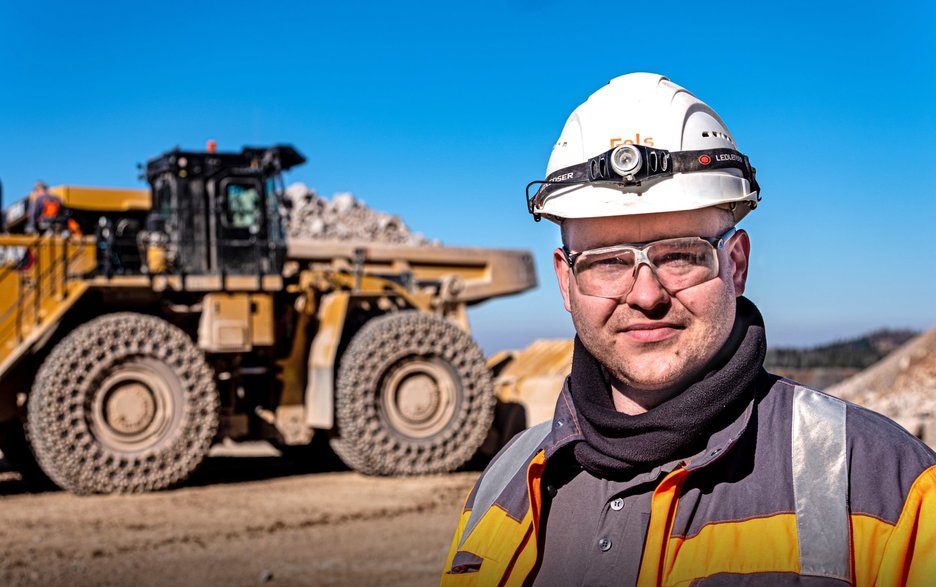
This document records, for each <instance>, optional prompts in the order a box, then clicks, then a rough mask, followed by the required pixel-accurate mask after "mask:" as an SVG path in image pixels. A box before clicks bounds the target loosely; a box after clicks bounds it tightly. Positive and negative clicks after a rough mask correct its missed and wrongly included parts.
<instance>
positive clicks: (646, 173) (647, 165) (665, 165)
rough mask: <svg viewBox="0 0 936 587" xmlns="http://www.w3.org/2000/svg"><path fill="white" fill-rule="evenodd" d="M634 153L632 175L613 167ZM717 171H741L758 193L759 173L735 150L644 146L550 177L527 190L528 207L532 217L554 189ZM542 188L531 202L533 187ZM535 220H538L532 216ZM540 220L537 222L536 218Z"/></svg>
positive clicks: (607, 154) (630, 183)
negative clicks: (636, 163)
mask: <svg viewBox="0 0 936 587" xmlns="http://www.w3.org/2000/svg"><path fill="white" fill-rule="evenodd" d="M622 148H626V149H634V150H636V151H637V153H639V155H640V159H639V161H640V164H639V166H637V167H636V168H635V169H634V170H633V171H630V172H628V173H627V174H625V175H621V174H620V173H618V171H617V170H615V169H614V167H613V166H612V164H611V159H612V157H613V156H614V154H615V151H617V150H619V149H622ZM717 169H738V170H739V171H741V173H742V174H743V176H744V178H745V179H747V180H748V182H749V183H750V184H751V191H752V192H757V193H758V200H759V199H760V195H759V194H760V186H759V185H758V183H757V178H756V175H757V171H756V170H755V169H754V168H753V167H751V162H750V161H749V160H748V157H747V155H744V154H743V153H740V152H738V151H736V150H734V149H704V150H701V151H672V152H671V151H667V150H666V149H655V148H653V147H647V146H645V145H621V146H618V147H615V148H613V149H609V150H608V151H605V152H604V153H602V154H600V155H596V156H595V157H592V158H591V159H589V160H588V161H586V162H584V163H578V164H576V165H570V166H569V167H563V168H562V169H558V170H556V171H554V172H552V173H550V174H549V175H548V176H547V177H546V179H545V181H537V182H531V183H530V185H528V186H527V207H528V209H529V211H530V212H531V213H533V210H534V208H536V207H538V206H540V205H542V201H543V200H544V199H545V198H546V196H547V195H548V194H549V192H551V191H552V190H553V189H555V188H558V187H562V186H568V185H581V184H587V183H593V182H596V183H597V182H611V183H614V184H616V185H619V186H638V185H640V184H641V183H643V182H644V181H650V180H656V179H661V178H664V177H670V176H672V175H673V174H674V173H696V172H700V171H712V170H717ZM537 184H538V185H539V189H538V190H537V193H536V195H535V196H533V197H532V198H531V197H530V195H529V189H530V186H533V185H537ZM533 214H534V217H535V216H538V215H537V214H535V213H533ZM537 220H538V218H537Z"/></svg>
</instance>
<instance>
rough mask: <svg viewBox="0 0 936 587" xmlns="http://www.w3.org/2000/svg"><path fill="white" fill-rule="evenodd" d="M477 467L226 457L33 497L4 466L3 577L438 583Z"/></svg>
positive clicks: (11, 582) (0, 499) (44, 582)
mask: <svg viewBox="0 0 936 587" xmlns="http://www.w3.org/2000/svg"><path fill="white" fill-rule="evenodd" d="M477 475H478V474H477V473H458V474H454V475H447V476H440V477H423V478H402V479H387V478H371V477H364V476H361V475H359V474H357V473H352V472H348V471H326V472H308V467H306V468H301V467H297V466H295V465H291V464H289V463H288V461H284V460H283V459H280V458H276V457H272V456H266V455H264V454H255V455H253V456H237V457H232V456H223V455H221V454H216V455H215V456H212V457H210V458H209V459H208V462H207V464H206V465H205V466H204V467H203V468H202V470H201V471H199V473H198V474H197V475H196V477H195V478H194V479H192V481H191V482H190V483H189V484H187V486H186V487H183V488H181V489H177V490H174V491H167V492H162V493H155V494H147V495H131V496H91V497H74V496H72V495H70V494H67V493H64V492H48V493H40V494H29V493H26V492H25V491H24V488H23V485H22V483H21V482H20V481H19V476H18V475H17V474H15V473H4V474H0V585H4V586H10V587H12V586H20V585H36V586H39V585H41V586H59V585H61V586H65V585H68V586H85V585H87V586H91V585H95V586H98V585H100V586H125V585H139V586H162V585H199V586H206V587H207V586H215V585H217V586H221V585H224V586H241V585H243V586H253V585H271V586H274V587H275V586H287V585H401V586H402V585H406V586H410V585H436V584H438V579H439V573H440V572H441V568H442V563H443V560H444V558H445V552H446V550H447V545H448V541H449V540H450V539H451V535H452V532H453V531H454V527H455V522H456V517H457V514H458V509H459V507H460V505H461V502H462V500H463V499H464V496H465V494H466V492H467V491H468V489H469V488H470V486H471V484H472V482H473V481H474V479H475V478H476V477H477Z"/></svg>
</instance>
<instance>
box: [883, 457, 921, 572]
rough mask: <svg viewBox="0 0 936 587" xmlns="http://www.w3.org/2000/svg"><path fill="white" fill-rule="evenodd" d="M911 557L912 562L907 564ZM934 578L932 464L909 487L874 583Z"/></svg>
mask: <svg viewBox="0 0 936 587" xmlns="http://www.w3.org/2000/svg"><path fill="white" fill-rule="evenodd" d="M911 561H912V564H911ZM934 582H936V465H934V466H932V467H930V468H928V469H927V470H926V471H925V472H924V473H923V474H922V475H920V476H919V477H918V478H917V480H916V481H915V482H914V483H913V485H912V486H911V488H910V494H909V495H908V496H907V501H906V503H905V505H904V508H903V511H902V512H901V514H900V519H898V520H897V526H896V527H895V528H894V531H893V532H892V533H891V536H890V538H889V539H888V541H887V546H886V547H885V549H884V557H883V563H882V565H881V570H880V572H879V573H878V576H877V580H876V584H877V585H880V586H885V585H895V586H896V585H907V586H909V587H916V586H917V585H920V586H923V585H927V586H928V585H933V584H934Z"/></svg>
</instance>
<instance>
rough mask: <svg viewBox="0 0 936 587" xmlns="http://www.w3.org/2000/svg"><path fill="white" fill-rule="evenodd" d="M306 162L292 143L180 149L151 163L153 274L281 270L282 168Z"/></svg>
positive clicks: (150, 248) (150, 266)
mask: <svg viewBox="0 0 936 587" xmlns="http://www.w3.org/2000/svg"><path fill="white" fill-rule="evenodd" d="M304 161H305V158H304V157H303V156H302V155H300V154H299V153H298V152H297V151H296V150H295V149H293V148H292V147H289V146H275V147H270V148H263V149H259V148H250V147H247V148H244V149H243V150H242V151H241V152H240V153H215V152H212V151H211V150H209V151H208V152H194V151H182V150H180V149H175V150H172V151H169V152H166V153H164V154H162V155H160V156H159V157H156V158H154V159H151V160H149V161H148V162H147V164H146V179H147V181H148V182H149V184H150V185H151V186H152V195H153V203H152V211H151V212H150V214H149V216H148V218H147V222H146V234H145V238H144V240H145V246H146V247H147V255H146V259H147V268H148V270H149V272H150V273H175V274H182V275H210V274H214V275H220V276H224V275H278V274H279V273H280V272H281V270H282V265H283V261H284V257H285V251H286V237H285V230H284V226H283V219H282V214H281V212H280V207H281V206H283V205H284V200H283V191H284V186H283V180H282V175H281V173H282V172H283V171H285V170H287V169H289V168H291V167H293V166H296V165H299V164H301V163H303V162H304Z"/></svg>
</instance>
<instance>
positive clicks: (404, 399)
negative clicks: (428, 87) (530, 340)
mask: <svg viewBox="0 0 936 587" xmlns="http://www.w3.org/2000/svg"><path fill="white" fill-rule="evenodd" d="M335 395H336V397H335V415H336V423H337V427H338V436H337V437H335V438H333V439H332V447H333V448H334V450H335V452H336V453H337V454H338V456H339V457H341V459H342V460H343V461H344V462H345V464H347V465H348V466H349V467H351V468H353V469H355V470H357V471H360V472H362V473H365V474H368V475H421V474H430V473H445V472H449V471H454V470H455V469H457V468H458V467H460V466H462V465H463V464H465V462H467V461H468V459H470V458H471V457H472V455H473V454H474V453H475V451H476V450H477V449H478V447H479V446H481V443H482V442H484V439H485V437H486V436H487V433H488V430H489V429H490V427H491V422H492V421H493V418H494V404H495V398H494V393H493V389H492V384H491V377H490V373H489V371H488V368H487V365H486V364H485V361H484V355H483V354H482V353H481V349H479V348H478V346H477V344H475V342H474V340H472V338H471V337H470V336H469V335H468V334H466V333H465V332H464V331H462V330H461V329H460V328H458V327H457V326H455V325H454V324H452V323H450V322H448V321H447V320H444V319H443V318H439V317H436V316H431V315H428V314H422V313H419V312H414V311H406V312H399V313H396V314H390V315H387V316H381V317H379V318H375V319H373V320H371V321H370V322H368V323H367V324H365V325H364V326H363V327H362V328H361V330H360V331H359V332H358V333H357V334H355V336H354V337H353V338H352V339H351V342H350V344H349V345H348V348H347V350H346V351H345V352H344V354H343V356H342V357H341V363H340V367H339V369H338V382H337V386H336V394H335Z"/></svg>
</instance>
